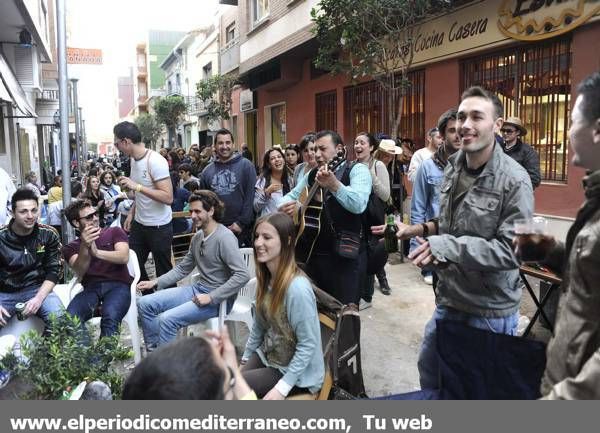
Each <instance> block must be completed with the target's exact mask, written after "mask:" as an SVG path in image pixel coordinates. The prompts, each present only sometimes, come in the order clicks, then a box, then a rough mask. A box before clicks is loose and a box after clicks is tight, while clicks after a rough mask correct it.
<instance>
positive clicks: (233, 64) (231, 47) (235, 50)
mask: <svg viewBox="0 0 600 433" xmlns="http://www.w3.org/2000/svg"><path fill="white" fill-rule="evenodd" d="M220 58H221V59H220V65H221V70H220V71H219V73H220V74H221V75H223V74H227V73H228V72H231V71H233V70H234V69H236V68H237V67H238V66H239V65H240V41H239V39H238V38H235V39H232V40H231V41H229V42H228V43H227V45H225V46H224V47H223V48H222V49H221V53H220Z"/></svg>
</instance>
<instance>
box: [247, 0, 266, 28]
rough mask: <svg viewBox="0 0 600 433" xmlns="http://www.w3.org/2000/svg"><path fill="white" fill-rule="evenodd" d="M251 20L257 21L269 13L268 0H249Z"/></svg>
mask: <svg viewBox="0 0 600 433" xmlns="http://www.w3.org/2000/svg"><path fill="white" fill-rule="evenodd" d="M251 2H252V22H253V23H255V24H256V23H257V22H259V21H261V20H262V19H263V18H265V17H266V16H267V15H269V0H251Z"/></svg>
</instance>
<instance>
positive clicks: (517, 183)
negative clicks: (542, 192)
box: [428, 144, 534, 317]
mask: <svg viewBox="0 0 600 433" xmlns="http://www.w3.org/2000/svg"><path fill="white" fill-rule="evenodd" d="M465 165H466V156H465V153H464V152H463V151H462V150H459V151H458V152H457V153H455V154H454V155H452V156H451V157H450V158H449V160H448V165H447V166H446V170H445V172H444V175H445V176H444V181H443V182H442V186H441V191H440V217H439V235H436V236H431V237H429V239H428V240H429V244H430V246H431V252H432V254H433V256H434V257H435V258H436V259H437V260H438V262H439V265H438V266H437V267H436V272H438V275H439V277H440V283H439V285H438V287H437V297H436V302H437V304H438V305H444V306H448V307H452V308H456V309H457V310H460V311H463V312H466V313H469V314H473V315H477V316H483V317H505V316H508V315H511V314H513V313H515V312H516V311H518V309H519V302H520V300H521V283H520V280H519V262H518V261H517V259H516V257H515V254H514V252H513V248H512V240H513V237H514V229H513V225H514V222H515V220H516V219H518V218H530V217H531V216H532V214H533V204H534V198H533V189H532V187H531V180H530V178H529V175H528V174H527V172H526V171H525V169H523V167H521V165H519V163H517V162H516V161H514V160H513V159H512V158H511V157H509V156H507V155H505V154H504V152H503V151H502V148H501V147H500V146H499V145H498V144H496V145H495V146H494V150H493V154H492V158H491V159H490V160H489V161H488V163H487V164H486V166H485V168H484V169H483V171H482V173H481V174H480V175H479V176H478V177H477V179H475V183H474V184H473V186H472V187H471V188H470V189H469V190H468V191H467V193H466V194H465V196H464V198H463V200H462V202H461V203H460V204H459V205H458V206H457V207H456V209H455V212H454V213H452V196H453V192H454V189H455V188H456V184H457V182H458V178H459V176H460V172H461V171H462V170H463V167H464V166H465Z"/></svg>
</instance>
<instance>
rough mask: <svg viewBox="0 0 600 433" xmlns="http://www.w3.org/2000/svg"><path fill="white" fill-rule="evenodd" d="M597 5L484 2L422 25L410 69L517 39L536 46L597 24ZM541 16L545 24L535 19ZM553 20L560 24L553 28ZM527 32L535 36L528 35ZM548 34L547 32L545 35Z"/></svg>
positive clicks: (543, 0)
mask: <svg viewBox="0 0 600 433" xmlns="http://www.w3.org/2000/svg"><path fill="white" fill-rule="evenodd" d="M599 2H600V0H483V1H480V2H477V3H475V4H469V5H467V6H464V7H462V8H459V9H455V10H454V12H451V13H449V14H446V15H443V16H441V17H438V18H434V19H431V20H429V21H426V22H424V23H423V24H422V25H421V26H420V27H419V28H418V30H417V32H416V36H415V37H414V42H413V48H414V57H413V61H412V66H413V67H414V66H420V65H422V64H425V63H430V62H433V61H439V60H443V59H446V58H451V57H456V56H458V55H464V54H467V53H470V52H475V51H480V50H482V49H487V48H492V47H497V46H500V45H506V44H509V43H511V42H514V40H515V39H517V40H537V39H543V38H548V37H552V36H556V35H559V34H561V33H565V32H567V31H569V30H571V29H573V28H575V27H576V26H578V25H581V24H583V23H584V22H586V21H591V20H595V19H600V10H599V9H600V4H599ZM559 11H562V12H560V13H559ZM542 15H543V16H544V17H546V21H544V18H537V17H538V16H542ZM594 15H596V16H594ZM552 17H556V20H560V22H561V23H562V24H561V25H560V26H558V24H556V25H555V24H553V23H554V22H555V21H552V20H553V18H552ZM567 17H571V18H567ZM548 22H550V24H548ZM567 22H568V23H569V24H568V25H567V24H566V23H567ZM550 25H552V28H550ZM530 28H532V29H533V30H532V32H531V33H528V32H529V29H530ZM548 28H550V30H549V31H545V29H548ZM402 51H403V54H404V55H407V54H408V53H409V46H404V47H403V48H402Z"/></svg>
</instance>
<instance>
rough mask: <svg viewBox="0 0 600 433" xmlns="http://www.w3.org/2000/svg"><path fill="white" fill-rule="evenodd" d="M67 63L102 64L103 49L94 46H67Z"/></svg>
mask: <svg viewBox="0 0 600 433" xmlns="http://www.w3.org/2000/svg"><path fill="white" fill-rule="evenodd" d="M67 63H69V64H71V65H101V64H102V50H97V49H92V48H67Z"/></svg>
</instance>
